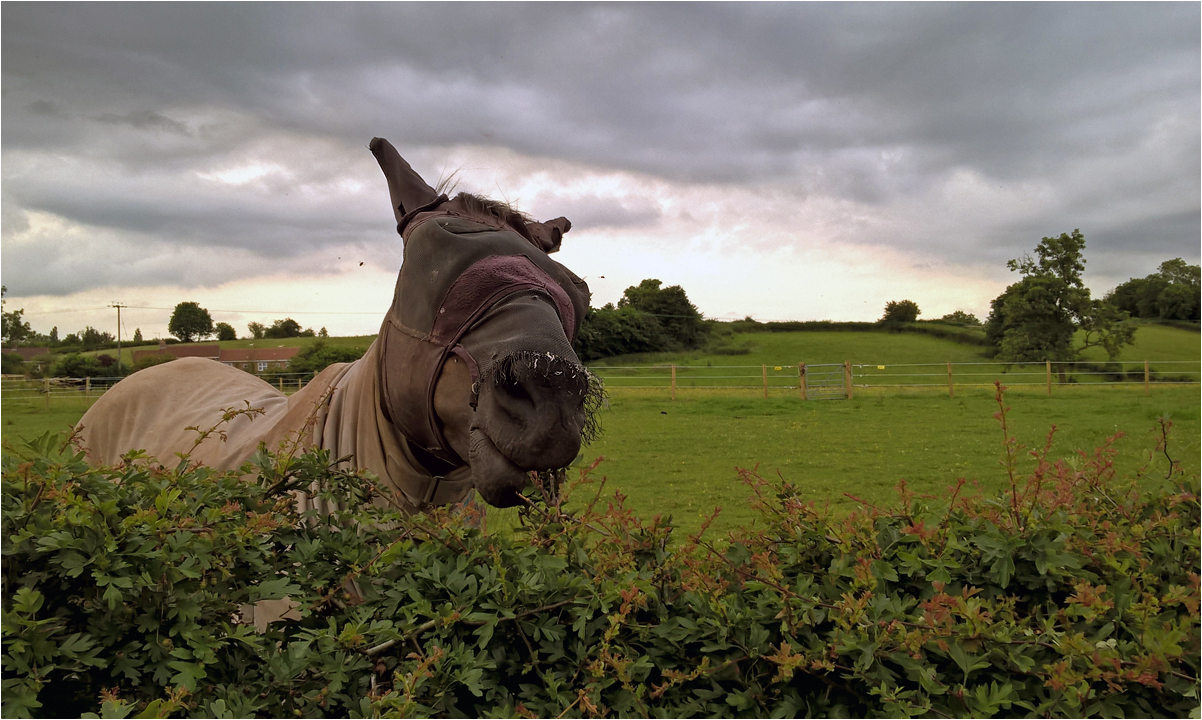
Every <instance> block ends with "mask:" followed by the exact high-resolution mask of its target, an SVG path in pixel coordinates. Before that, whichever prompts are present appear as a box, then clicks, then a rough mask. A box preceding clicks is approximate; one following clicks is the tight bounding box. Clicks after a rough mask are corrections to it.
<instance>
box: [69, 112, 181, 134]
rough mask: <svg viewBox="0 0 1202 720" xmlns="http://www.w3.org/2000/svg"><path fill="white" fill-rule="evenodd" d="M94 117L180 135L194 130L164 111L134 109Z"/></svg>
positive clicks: (116, 123) (104, 121)
mask: <svg viewBox="0 0 1202 720" xmlns="http://www.w3.org/2000/svg"><path fill="white" fill-rule="evenodd" d="M93 119H95V120H96V121H97V122H102V123H110V124H113V125H129V126H130V127H134V128H137V129H139V130H163V131H166V132H173V133H177V134H180V135H191V134H192V131H191V129H190V128H189V127H188V125H187V124H186V123H182V122H180V121H179V120H173V119H171V118H169V117H167V116H166V115H163V114H162V113H157V112H154V111H153V110H134V111H132V112H128V113H125V114H124V115H118V114H117V113H111V112H108V113H101V114H99V115H96V116H95V117H94V118H93Z"/></svg>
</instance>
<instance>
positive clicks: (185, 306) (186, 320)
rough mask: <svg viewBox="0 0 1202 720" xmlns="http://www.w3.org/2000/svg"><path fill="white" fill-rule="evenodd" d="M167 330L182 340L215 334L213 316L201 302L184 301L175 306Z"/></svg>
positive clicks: (188, 340)
mask: <svg viewBox="0 0 1202 720" xmlns="http://www.w3.org/2000/svg"><path fill="white" fill-rule="evenodd" d="M167 331H168V332H170V333H171V334H172V335H174V336H175V337H177V338H179V340H180V342H192V341H193V340H200V339H203V338H206V337H208V336H209V335H212V334H213V318H212V317H211V316H210V315H209V311H208V310H205V309H204V308H202V307H201V306H200V304H199V303H194V302H182V303H180V304H179V305H176V306H175V312H173V313H171V321H170V322H168V323H167Z"/></svg>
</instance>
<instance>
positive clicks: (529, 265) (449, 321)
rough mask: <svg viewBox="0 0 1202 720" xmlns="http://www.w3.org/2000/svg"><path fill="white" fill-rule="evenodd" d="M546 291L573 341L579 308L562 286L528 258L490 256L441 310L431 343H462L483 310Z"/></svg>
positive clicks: (458, 282) (461, 280) (459, 281)
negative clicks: (522, 294)
mask: <svg viewBox="0 0 1202 720" xmlns="http://www.w3.org/2000/svg"><path fill="white" fill-rule="evenodd" d="M531 289H537V290H542V291H543V292H545V293H547V294H548V295H550V296H551V299H552V300H554V301H555V308H556V310H557V311H558V313H559V322H560V323H561V324H562V325H563V330H564V334H565V335H566V336H567V338H568V341H569V342H570V341H571V340H572V339H573V336H574V335H575V330H576V308H575V307H573V306H572V301H571V300H570V299H568V294H567V293H566V292H564V290H563V288H562V287H560V286H559V283H557V282H555V281H554V280H553V279H551V276H550V275H548V274H547V273H545V272H543V270H542V268H540V267H539V266H538V265H535V264H534V261H533V260H531V259H530V258H528V257H526V256H525V255H490V256H489V257H486V258H484V259H483V260H479V261H477V262H476V263H474V264H473V265H472V266H471V267H469V268H468V269H467V270H464V271H463V274H461V275H460V276H459V277H458V278H456V279H455V282H454V283H452V284H451V289H450V290H448V291H447V296H446V299H445V300H443V303H442V307H441V308H439V310H438V317H437V318H436V319H435V320H434V328H433V329H432V331H431V332H430V340H431V342H433V343H435V344H436V345H443V346H446V345H449V344H451V343H455V342H458V340H459V338H460V337H462V335H463V332H464V331H466V330H467V328H466V327H465V324H466V323H467V322H469V321H471V320H474V319H475V317H478V314H479V312H480V310H481V309H486V308H489V307H492V306H493V305H494V304H496V303H497V302H499V301H500V300H501V299H503V298H504V297H506V296H508V295H512V294H514V293H516V292H521V291H522V290H531Z"/></svg>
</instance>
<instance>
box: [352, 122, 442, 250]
mask: <svg viewBox="0 0 1202 720" xmlns="http://www.w3.org/2000/svg"><path fill="white" fill-rule="evenodd" d="M368 148H370V149H371V154H372V155H375V156H376V162H378V163H380V169H381V170H383V171H384V178H385V179H386V180H388V196H389V197H390V198H391V199H392V213H393V215H395V216H396V221H397V223H398V224H400V222H401V218H403V217H405V213H407V212H409V211H410V210H413V209H414V208H418V207H421V206H422V205H426V204H428V203H431V202H434V201H435V200H437V199H438V193H436V192H434V188H432V187H430V186H429V185H427V184H426V181H425V180H422V177H421V175H418V174H417V172H415V171H414V169H413V168H411V167H409V163H407V162H405V158H403V157H401V154H400V153H398V152H397V151H396V148H394V147H393V146H392V143H390V142H388V141H387V140H385V139H384V138H372V139H371V144H370V145H368ZM398 229H399V228H398Z"/></svg>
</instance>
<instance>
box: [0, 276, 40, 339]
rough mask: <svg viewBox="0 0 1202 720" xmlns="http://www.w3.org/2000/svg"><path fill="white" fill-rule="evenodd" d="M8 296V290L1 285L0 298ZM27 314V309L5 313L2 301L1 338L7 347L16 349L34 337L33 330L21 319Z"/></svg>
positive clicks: (0, 310)
mask: <svg viewBox="0 0 1202 720" xmlns="http://www.w3.org/2000/svg"><path fill="white" fill-rule="evenodd" d="M7 294H8V288H7V287H5V286H3V285H0V298H3V297H4V296H5V295H7ZM24 314H25V308H21V309H20V310H13V311H12V312H4V310H3V300H0V330H2V331H3V332H0V338H2V339H3V342H4V344H5V345H8V346H9V347H15V346H16V345H17V344H19V343H21V342H24V341H25V339H26V338H29V337H32V336H33V328H31V327H29V323H27V322H25V321H24V320H22V319H21V316H22V315H24Z"/></svg>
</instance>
